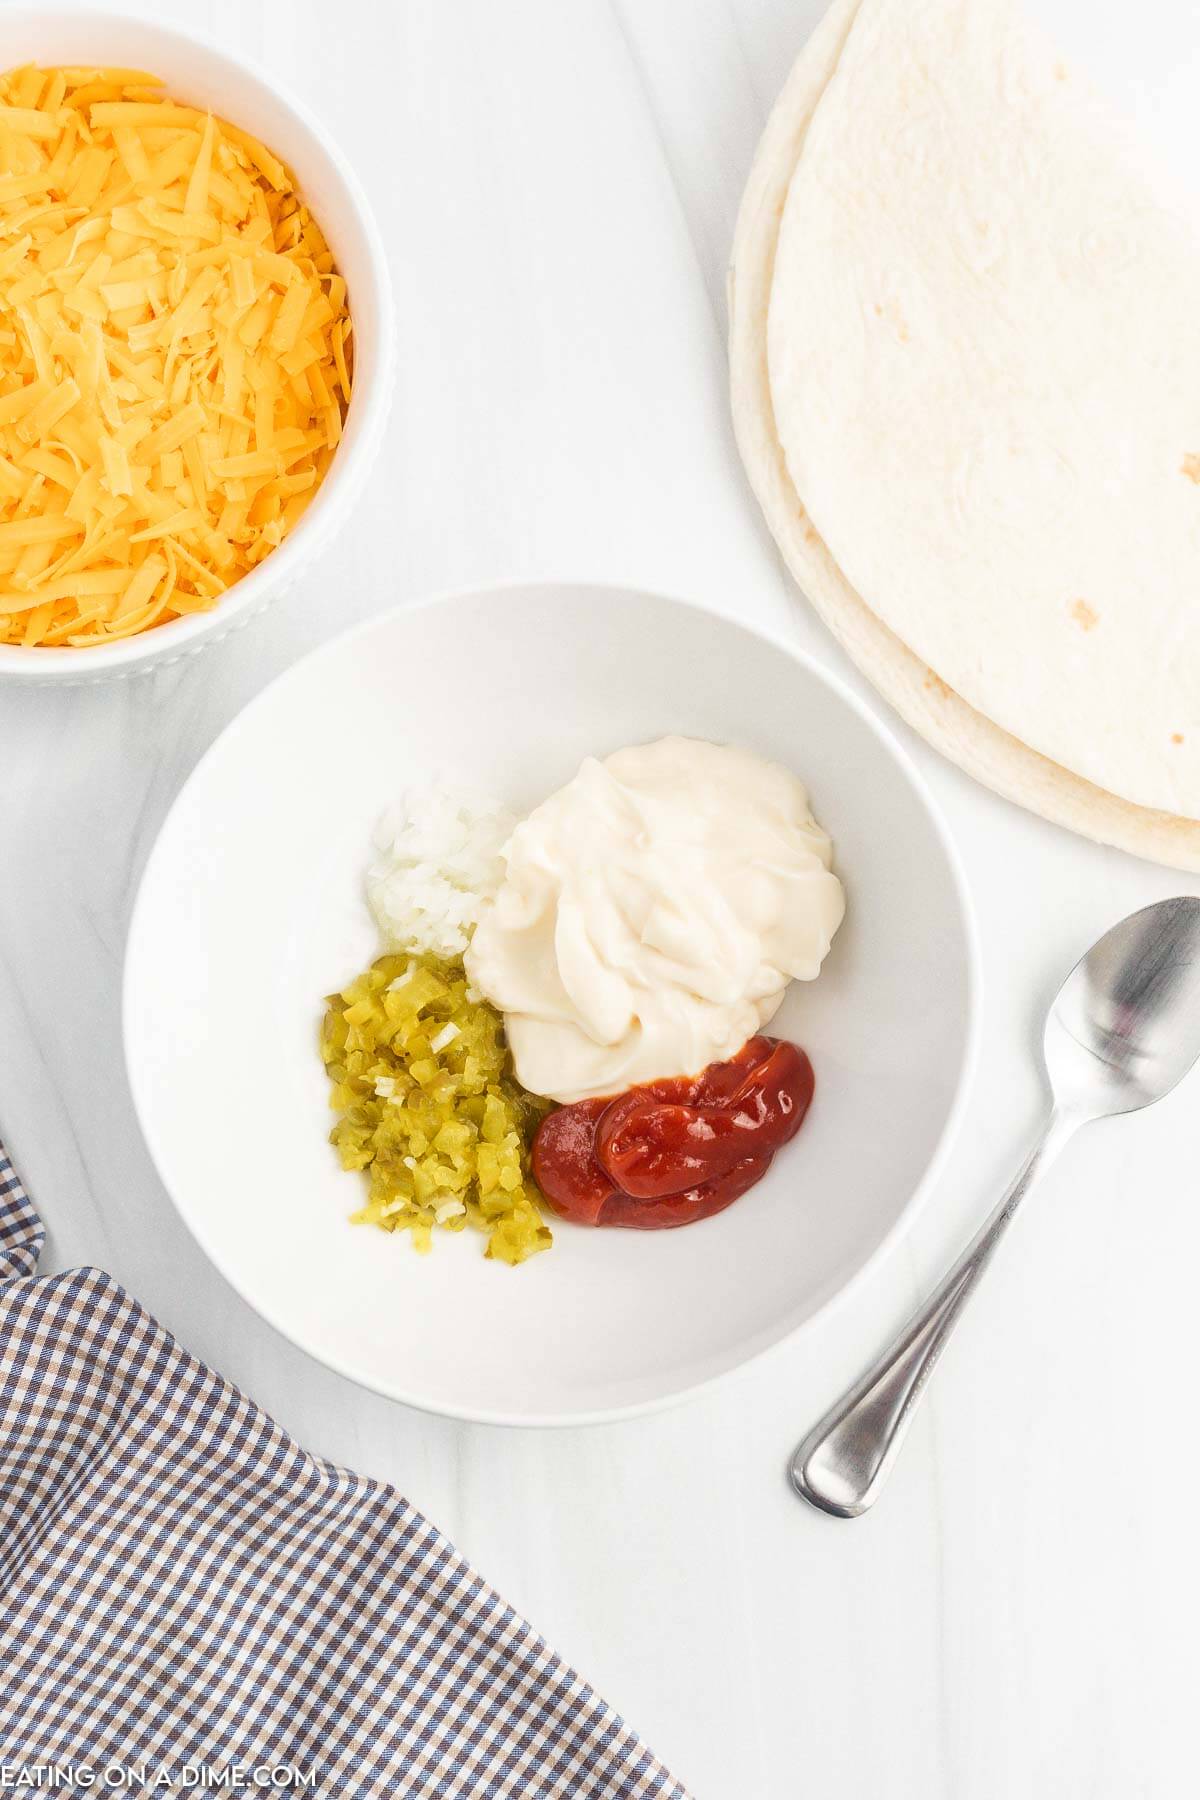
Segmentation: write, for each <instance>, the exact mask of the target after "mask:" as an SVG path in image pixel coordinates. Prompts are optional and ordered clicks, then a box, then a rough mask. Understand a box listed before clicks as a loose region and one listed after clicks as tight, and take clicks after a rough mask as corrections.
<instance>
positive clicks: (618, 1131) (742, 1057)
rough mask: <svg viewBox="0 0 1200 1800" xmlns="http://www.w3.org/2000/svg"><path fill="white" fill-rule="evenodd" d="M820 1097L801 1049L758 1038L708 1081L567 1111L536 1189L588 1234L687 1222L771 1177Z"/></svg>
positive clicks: (536, 1170) (539, 1157)
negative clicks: (591, 1229) (593, 1229)
mask: <svg viewBox="0 0 1200 1800" xmlns="http://www.w3.org/2000/svg"><path fill="white" fill-rule="evenodd" d="M812 1096H813V1072H812V1064H811V1063H810V1062H809V1060H808V1058H807V1056H805V1054H804V1052H803V1050H799V1049H797V1047H796V1045H795V1044H789V1043H787V1042H786V1041H785V1040H784V1039H783V1038H769V1037H752V1038H751V1039H750V1041H749V1042H748V1043H746V1044H743V1046H742V1048H741V1049H740V1050H739V1051H738V1053H737V1055H736V1056H733V1057H731V1058H730V1059H729V1061H728V1062H722V1063H713V1064H711V1066H710V1067H709V1068H707V1069H705V1070H704V1072H703V1073H702V1074H700V1075H685V1076H680V1077H678V1078H675V1079H672V1080H669V1081H650V1082H647V1083H646V1084H645V1086H643V1087H635V1088H630V1089H629V1091H628V1093H624V1094H617V1095H616V1096H614V1097H610V1098H607V1099H600V1100H577V1101H576V1102H575V1104H574V1105H573V1106H562V1107H560V1108H559V1109H558V1111H557V1112H553V1113H551V1114H550V1115H549V1116H548V1117H547V1118H545V1119H543V1120H542V1123H541V1126H540V1128H539V1130H538V1134H537V1137H536V1138H535V1139H534V1144H533V1175H534V1180H535V1181H536V1182H537V1184H538V1186H539V1188H540V1189H541V1190H542V1193H543V1194H544V1195H545V1196H546V1199H547V1200H548V1201H549V1202H550V1204H551V1206H553V1208H554V1210H555V1211H556V1212H558V1213H561V1214H562V1216H563V1218H566V1219H574V1220H575V1222H576V1224H579V1225H630V1226H634V1227H635V1228H637V1229H638V1230H642V1231H656V1230H660V1229H662V1228H663V1227H666V1226H671V1225H690V1224H692V1223H693V1221H694V1220H696V1219H707V1218H711V1216H712V1215H713V1213H719V1212H723V1211H724V1209H725V1208H726V1207H727V1206H730V1205H732V1203H733V1201H735V1200H736V1199H737V1198H738V1197H739V1195H741V1194H744V1193H745V1192H746V1189H747V1188H751V1187H753V1186H754V1183H755V1182H756V1181H760V1180H761V1179H762V1177H763V1176H764V1175H765V1174H766V1172H767V1170H768V1169H769V1168H770V1166H771V1158H772V1157H773V1156H774V1154H775V1152H776V1151H777V1150H778V1149H780V1147H781V1146H782V1145H784V1144H786V1143H787V1142H788V1141H789V1139H791V1138H794V1137H795V1135H796V1133H797V1132H798V1131H799V1129H800V1126H801V1124H802V1123H803V1120H804V1115H805V1113H806V1112H807V1111H808V1107H809V1102H810V1101H811V1099H812Z"/></svg>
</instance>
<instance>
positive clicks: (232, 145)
mask: <svg viewBox="0 0 1200 1800" xmlns="http://www.w3.org/2000/svg"><path fill="white" fill-rule="evenodd" d="M352 369H353V354H352V343H351V322H350V316H349V313H348V311H347V306H346V283H345V281H344V280H343V279H342V277H341V275H339V273H338V272H337V270H336V268H335V267H334V263H333V258H332V256H331V254H330V251H329V248H328V245H327V244H326V242H325V239H324V237H323V236H322V234H321V230H320V227H319V226H318V225H317V223H316V221H315V219H314V218H313V217H312V214H311V213H310V212H309V210H308V208H307V207H306V206H305V204H304V202H303V201H302V200H301V198H300V196H299V195H298V193H297V192H296V189H295V186H294V184H293V180H292V177H291V175H290V174H289V172H288V170H287V169H286V168H285V167H284V165H283V164H282V163H281V162H280V161H279V160H278V158H277V157H275V156H273V155H272V153H271V152H270V150H268V149H267V148H266V147H265V146H264V145H262V144H260V143H258V142H257V140H256V139H254V138H252V137H250V136H249V135H248V134H247V133H246V132H244V131H241V130H239V129H238V128H237V127H236V126H233V125H230V124H228V123H226V122H225V121H224V120H222V119H218V118H216V117H214V115H213V114H212V113H208V112H202V111H199V110H197V109H196V108H194V107H190V106H183V105H178V104H176V103H175V102H174V101H172V100H170V99H168V98H167V96H166V95H165V94H164V93H163V92H162V90H161V84H160V83H159V82H158V81H157V80H156V79H155V77H154V76H152V75H146V74H143V73H142V72H140V71H139V70H136V69H100V68H59V69H44V68H38V67H35V66H33V65H27V66H25V67H23V68H19V69H11V70H9V72H8V73H7V74H5V75H3V76H0V643H9V644H25V645H38V644H73V645H87V644H97V643H103V642H105V641H106V640H109V639H112V638H121V637H132V636H133V635H135V634H136V633H137V632H140V631H146V630H148V629H149V628H150V627H151V626H154V625H158V624H161V623H162V622H163V621H164V620H167V619H172V618H176V617H178V616H180V615H181V614H185V613H192V612H198V611H201V610H203V609H206V608H208V607H211V606H214V605H215V604H216V603H217V602H218V600H219V599H220V596H221V594H222V593H223V592H224V591H225V589H226V588H228V587H229V586H230V585H231V584H232V583H233V582H235V581H237V580H238V578H239V577H240V576H242V575H244V574H246V572H247V571H248V570H250V569H252V568H254V567H255V566H256V564H258V563H260V562H261V561H262V559H263V558H264V557H265V556H268V555H269V554H270V552H271V551H272V550H273V549H275V547H276V546H277V545H278V544H279V543H281V542H282V540H283V538H284V537H285V535H286V534H287V532H288V531H290V530H291V528H292V527H293V526H294V525H295V523H296V521H297V520H298V519H299V518H300V516H301V514H302V513H303V512H304V509H305V508H306V507H307V505H308V504H309V502H310V500H311V499H312V497H313V494H314V493H315V492H316V490H317V488H318V486H319V485H320V483H321V481H322V479H323V478H324V476H325V473H326V471H327V469H328V468H329V464H330V462H331V460H332V458H333V455H334V452H335V450H336V448H337V445H338V442H339V440H340V437H341V431H342V422H343V420H344V418H345V414H346V408H347V406H348V404H349V400H350V383H351V375H352Z"/></svg>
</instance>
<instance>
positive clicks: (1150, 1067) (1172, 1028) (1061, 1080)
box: [1045, 895, 1200, 1122]
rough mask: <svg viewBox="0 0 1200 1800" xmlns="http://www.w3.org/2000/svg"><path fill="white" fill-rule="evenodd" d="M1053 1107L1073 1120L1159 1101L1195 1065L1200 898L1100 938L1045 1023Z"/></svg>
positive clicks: (1175, 903)
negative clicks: (1069, 1115)
mask: <svg viewBox="0 0 1200 1800" xmlns="http://www.w3.org/2000/svg"><path fill="white" fill-rule="evenodd" d="M1045 1057H1046V1070H1047V1073H1048V1075H1049V1077H1050V1086H1051V1089H1052V1090H1053V1093H1054V1098H1055V1103H1056V1105H1057V1106H1058V1107H1059V1108H1060V1110H1062V1109H1070V1110H1071V1111H1072V1112H1074V1113H1076V1114H1077V1115H1078V1116H1079V1118H1080V1121H1081V1122H1082V1121H1083V1120H1085V1119H1100V1118H1108V1117H1110V1116H1111V1115H1113V1114H1116V1113H1126V1112H1138V1111H1140V1109H1141V1108H1142V1107H1144V1106H1152V1105H1153V1104H1154V1102H1155V1101H1156V1100H1161V1099H1162V1098H1163V1097H1164V1095H1166V1094H1169V1093H1170V1092H1171V1089H1172V1088H1173V1087H1175V1086H1177V1085H1178V1083H1179V1082H1180V1081H1181V1080H1182V1079H1183V1077H1184V1076H1185V1075H1186V1074H1187V1072H1188V1070H1189V1069H1190V1068H1191V1067H1192V1065H1193V1063H1195V1061H1196V1060H1197V1057H1200V900H1197V899H1193V898H1192V897H1191V896H1190V895H1183V896H1180V897H1179V898H1177V899H1172V900H1160V901H1159V902H1158V903H1157V905H1154V906H1146V907H1143V908H1142V910H1141V911H1140V912H1135V913H1131V914H1130V915H1129V917H1128V918H1126V919H1122V920H1121V922H1120V924H1118V925H1114V926H1113V928H1112V930H1111V931H1106V932H1105V934H1104V936H1103V937H1102V938H1100V939H1099V941H1098V942H1097V943H1095V944H1093V945H1092V948H1091V949H1090V950H1089V951H1088V952H1087V954H1086V956H1083V957H1081V958H1080V960H1079V961H1078V962H1077V963H1076V964H1075V967H1074V968H1073V969H1072V970H1071V973H1070V974H1069V975H1068V976H1067V979H1066V980H1065V981H1064V982H1063V985H1062V987H1061V988H1060V989H1059V992H1058V996H1057V998H1056V999H1055V1001H1054V1004H1053V1006H1052V1007H1051V1008H1050V1016H1049V1018H1048V1019H1047V1021H1046V1038H1045Z"/></svg>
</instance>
